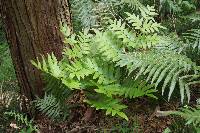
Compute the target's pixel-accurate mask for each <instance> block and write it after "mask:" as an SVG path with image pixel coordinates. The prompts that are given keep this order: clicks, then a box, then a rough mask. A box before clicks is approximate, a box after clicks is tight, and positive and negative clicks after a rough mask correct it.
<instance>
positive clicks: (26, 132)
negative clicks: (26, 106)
mask: <svg viewBox="0 0 200 133" xmlns="http://www.w3.org/2000/svg"><path fill="white" fill-rule="evenodd" d="M4 114H5V115H8V116H11V117H14V118H15V120H16V121H18V122H19V123H21V124H25V126H26V127H27V128H23V129H22V130H21V131H20V133H33V132H38V129H37V126H34V125H33V120H30V121H29V120H28V118H27V116H24V115H23V114H20V113H17V112H15V111H10V112H5V113H4Z"/></svg>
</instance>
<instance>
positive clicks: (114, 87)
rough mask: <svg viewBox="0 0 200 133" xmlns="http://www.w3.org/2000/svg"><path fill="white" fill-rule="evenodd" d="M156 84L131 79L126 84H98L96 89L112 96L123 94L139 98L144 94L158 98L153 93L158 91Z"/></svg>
mask: <svg viewBox="0 0 200 133" xmlns="http://www.w3.org/2000/svg"><path fill="white" fill-rule="evenodd" d="M153 86H154V85H148V84H147V83H145V82H144V81H143V82H141V81H140V80H136V81H132V82H131V81H129V83H126V84H124V85H119V84H111V85H106V86H101V85H99V86H98V89H95V91H96V92H98V93H101V94H104V95H106V96H108V97H112V96H123V97H125V98H130V99H133V98H137V97H142V96H149V97H152V98H156V97H155V96H154V94H153V93H155V92H156V90H155V88H153Z"/></svg>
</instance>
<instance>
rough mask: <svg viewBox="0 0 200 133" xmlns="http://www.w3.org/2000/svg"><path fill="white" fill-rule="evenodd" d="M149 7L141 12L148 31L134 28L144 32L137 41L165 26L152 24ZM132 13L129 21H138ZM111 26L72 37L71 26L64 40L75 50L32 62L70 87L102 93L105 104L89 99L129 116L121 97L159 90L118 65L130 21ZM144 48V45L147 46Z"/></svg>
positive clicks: (149, 93) (146, 93)
mask: <svg viewBox="0 0 200 133" xmlns="http://www.w3.org/2000/svg"><path fill="white" fill-rule="evenodd" d="M147 9H148V12H147V11H146V12H145V13H144V12H142V11H141V14H143V15H142V16H141V17H142V18H143V19H141V23H142V26H143V27H142V28H143V29H144V28H145V27H147V28H146V29H148V30H142V28H141V30H140V29H137V28H135V27H134V26H133V29H135V30H134V31H137V32H138V33H140V34H138V35H136V36H135V38H136V40H137V39H138V38H140V35H142V36H143V38H144V39H145V35H146V34H150V33H154V32H157V31H158V29H159V28H162V26H160V24H158V23H156V24H153V23H152V22H153V21H155V20H154V19H153V17H152V16H153V15H155V14H156V13H155V12H154V11H155V10H153V8H152V7H148V8H147ZM128 16H129V18H128V19H127V20H128V21H129V22H130V23H134V21H133V20H134V18H131V14H128ZM151 21H152V22H151ZM111 23H112V21H111ZM114 23H115V22H114ZM111 25H112V26H111V27H112V28H111V29H107V30H105V31H100V30H97V29H94V30H93V31H94V33H95V34H90V33H88V30H85V31H84V32H83V33H79V35H75V34H73V35H71V36H69V34H68V33H69V32H68V31H67V28H66V29H62V31H63V32H64V35H66V38H65V41H64V42H65V43H66V44H69V45H70V46H71V47H72V48H71V49H69V48H68V47H67V48H65V49H64V52H63V55H64V56H65V57H64V58H63V60H62V61H57V59H56V58H55V56H54V55H53V54H51V55H50V54H48V55H47V58H46V59H45V58H44V57H42V61H39V59H37V62H34V61H32V64H33V65H34V66H36V67H37V68H38V69H40V70H42V71H43V72H45V73H46V74H48V75H51V76H53V77H54V78H56V79H57V80H60V81H61V83H62V84H64V85H66V87H67V88H68V89H71V90H74V89H78V90H80V89H81V90H82V89H83V90H84V91H86V92H88V91H89V92H90V91H93V93H95V95H99V94H101V95H100V96H102V97H101V99H102V100H101V103H99V102H97V99H95V100H94V99H91V98H87V99H86V100H85V101H86V102H87V103H89V104H91V106H92V107H96V108H97V109H104V110H106V112H107V113H106V114H111V115H112V116H114V115H118V116H120V117H122V118H124V119H127V116H126V115H125V113H123V112H122V110H123V109H125V107H126V106H125V105H121V104H120V103H119V101H118V98H122V97H125V98H137V97H141V96H149V97H153V98H156V97H155V96H154V95H153V93H155V92H156V90H155V89H152V87H153V85H148V84H147V83H146V82H144V81H143V82H141V81H140V80H138V81H134V79H133V77H132V76H131V75H128V69H125V67H123V66H122V67H121V66H120V65H118V62H119V61H120V60H122V54H123V53H124V49H126V45H124V42H128V43H129V41H124V38H121V37H120V34H121V35H122V36H126V35H123V33H124V32H123V31H124V29H125V28H126V26H127V24H124V25H121V24H118V25H116V24H111ZM147 25H148V26H150V27H148V26H147ZM115 26H119V27H121V26H122V27H121V28H120V30H121V31H120V30H118V31H119V32H121V33H119V34H118V33H116V34H115V32H114V33H113V32H112V31H113V30H115V29H117V28H116V27H115ZM135 26H136V27H137V25H135ZM128 30H131V29H128ZM128 30H127V31H128ZM154 36H156V34H155V35H154ZM131 37H132V36H131ZM140 39H142V38H140ZM144 45H146V44H144ZM141 47H142V48H143V46H141ZM132 49H135V47H132ZM124 54H125V53H124ZM116 65H117V66H116ZM122 74H123V75H122ZM126 80H128V81H126ZM67 88H66V89H67ZM90 88H93V89H92V90H91V89H90ZM52 94H53V93H52ZM116 96H117V97H116ZM102 103H103V104H102Z"/></svg>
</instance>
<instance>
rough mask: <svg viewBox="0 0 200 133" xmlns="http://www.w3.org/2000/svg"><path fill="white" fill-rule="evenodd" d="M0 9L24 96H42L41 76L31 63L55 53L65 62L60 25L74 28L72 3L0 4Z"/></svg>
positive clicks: (31, 0)
mask: <svg viewBox="0 0 200 133" xmlns="http://www.w3.org/2000/svg"><path fill="white" fill-rule="evenodd" d="M0 9H1V10H0V13H1V16H2V18H3V22H4V24H5V29H6V35H7V39H8V42H9V44H10V51H11V56H12V59H13V63H14V66H15V70H16V75H17V79H18V82H19V85H20V87H21V94H22V95H24V96H26V97H27V98H28V99H30V100H32V99H33V98H34V97H35V96H36V95H37V96H42V95H43V87H44V84H43V82H42V79H41V74H40V72H39V71H38V70H37V69H36V68H34V67H33V65H32V64H31V63H30V60H35V59H36V57H39V56H40V55H41V54H46V53H51V52H54V54H55V55H56V56H57V57H58V58H61V56H62V54H61V51H62V48H63V43H62V39H61V34H60V30H59V25H60V21H61V22H67V24H68V26H69V27H71V15H70V10H69V5H68V0H0Z"/></svg>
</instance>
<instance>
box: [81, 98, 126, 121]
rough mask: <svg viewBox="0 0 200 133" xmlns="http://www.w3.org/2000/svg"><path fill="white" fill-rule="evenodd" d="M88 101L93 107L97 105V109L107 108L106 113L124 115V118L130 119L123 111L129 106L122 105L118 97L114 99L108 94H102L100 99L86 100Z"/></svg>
mask: <svg viewBox="0 0 200 133" xmlns="http://www.w3.org/2000/svg"><path fill="white" fill-rule="evenodd" d="M85 102H86V103H88V104H89V105H90V106H91V107H95V108H96V110H99V109H102V110H106V115H112V116H115V115H118V116H120V117H122V118H123V119H126V120H128V117H127V116H126V114H125V113H124V112H123V111H122V110H123V109H125V108H127V106H125V105H122V104H120V103H119V101H118V100H117V99H113V98H110V97H107V96H104V95H102V96H100V98H99V99H95V100H91V99H89V100H85Z"/></svg>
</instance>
